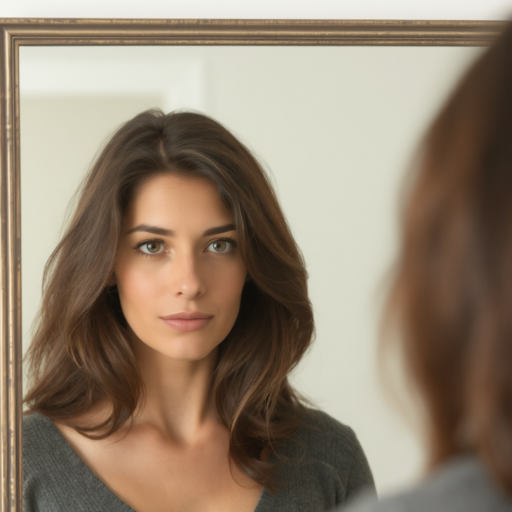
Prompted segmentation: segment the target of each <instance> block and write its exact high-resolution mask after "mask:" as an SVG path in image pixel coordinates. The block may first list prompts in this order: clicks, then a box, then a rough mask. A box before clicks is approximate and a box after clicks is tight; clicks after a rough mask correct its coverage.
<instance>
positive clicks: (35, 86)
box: [21, 47, 480, 492]
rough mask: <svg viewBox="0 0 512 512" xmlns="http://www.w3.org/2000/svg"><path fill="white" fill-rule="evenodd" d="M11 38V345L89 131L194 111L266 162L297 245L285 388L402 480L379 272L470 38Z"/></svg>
mask: <svg viewBox="0 0 512 512" xmlns="http://www.w3.org/2000/svg"><path fill="white" fill-rule="evenodd" d="M21 50H22V53H21V94H22V96H21V97H22V110H21V116H22V119H21V127H22V134H21V140H22V233H23V234H22V245H23V248H22V251H23V253H22V254H23V257H22V264H23V326H24V344H25V345H26V344H28V343H29V342H30V336H29V324H30V322H31V321H32V319H33V318H34V316H35V315H36V310H37V304H38V302H39V289H40V280H41V271H42V268H43V266H44V262H45V261H46V258H47V257H48V255H49V254H50V252H51V250H52V248H53V247H54V245H55V243H56V241H57V240H58V236H59V233H60V229H61V225H62V222H61V221H62V218H63V214H64V211H65V208H66V204H67V202H68V200H69V198H70V197H71V195H72V193H73V191H74V189H75V187H76V186H77V184H78V183H79V181H80V179H81V177H82V176H83V173H84V171H85V170H86V168H87V167H88V165H89V162H90V161H91V159H92V157H93V155H94V154H95V152H96V150H97V148H98V146H99V145H100V144H101V141H103V140H104V138H105V136H106V135H107V134H108V133H109V132H111V130H112V129H114V128H115V126H117V125H118V124H119V123H120V122H121V121H123V120H125V119H128V118H129V117H131V116H132V115H134V113H136V112H138V111H141V110H143V109H145V108H147V107H150V106H161V107H162V108H164V109H166V110H168V109H171V108H177V107H184V108H200V109H201V110H203V111H205V112H206V113H209V114H211V115H212V116H213V117H215V118H217V119H218V120H219V121H221V122H222V123H224V124H225V125H226V126H227V127H228V128H230V129H232V130H233V131H234V132H235V134H236V135H238V136H239V137H240V138H241V139H242V140H243V141H244V142H245V143H246V144H247V145H248V146H249V147H250V148H252V149H253V150H254V152H255V153H256V154H257V155H258V156H259V157H260V159H261V160H262V161H263V162H264V163H265V165H266V166H267V167H268V168H269V170H270V172H271V174H272V176H273V180H274V183H275V185H276V188H277V191H278V195H279V198H280V201H281V204H282V206H283V209H284V211H285V214H286V216H287V218H288V220H289V222H290V224H291V227H292V231H293V233H294V235H295V236H296V238H297V241H298V243H299V245H300V247H301V248H302V250H303V252H304V255H305V258H306V262H307V266H308V270H309V274H310V293H311V299H312V301H313V305H314V309H315V315H316V321H317V340H316V342H315V344H314V346H313V348H312V349H311V351H310V352H309V353H308V355H307V356H306V357H305V358H304V361H303V362H302V364H301V365H300V367H299V368H298V370H297V371H296V372H295V374H294V376H293V381H294V383H295V385H296V386H297V387H298V388H299V390H300V391H302V392H303V393H304V394H305V395H307V396H308V397H310V398H311V399H312V400H313V401H314V402H315V403H316V404H317V406H318V407H321V408H323V409H324V410H326V411H327V412H328V413H330V414H331V415H333V416H334V417H336V418H337V419H339V420H340V421H342V422H344V423H347V424H349V425H350V426H352V427H353V428H354V429H355V431H356V433H357V434H358V436H359V438H360V440H361V442H362V444H363V447H364V448H365V450H366V453H367V455H368V458H369V460H370V464H371V466H372V468H373V471H374V474H375V478H376V481H377V486H378V488H379V489H380V490H381V491H384V492H386V491H389V490H390V489H393V488H395V487H397V486H400V485H402V484H403V483H406V482H409V481H411V480H413V479H414V478H415V477H416V476H417V475H418V474H419V470H420V466H421V463H422V455H421V450H420V444H419V442H418V440H417V438H416V437H415V436H414V434H413V433H412V432H411V431H410V430H409V429H408V427H407V426H406V424H405V423H404V422H403V421H402V420H401V418H400V417H399V415H398V414H397V413H396V411H395V410H394V409H393V408H392V407H390V406H389V404H388V402H387V401H386V400H385V399H384V396H383V393H382V391H381V384H380V383H379V381H378V378H377V360H376V351H375V344H376V340H377V329H378V319H379V313H380V304H381V300H382V292H383V279H384V276H385V274H386V271H387V270H388V269H389V266H390V264H391V261H392V259H393V255H394V253H395V251H396V236H397V233H396V218H397V199H398V192H399V189H400V184H401V183H402V180H403V177H404V174H405V171H406V168H407V166H408V163H409V161H410V158H411V155H412V152H413V148H414V147H415V145H416V143H417V140H418V138H419V136H420V134H421V133H422V131H423V130H424V128H425V126H426V125H427V124H428V122H429V120H430V119H431V117H432V115H433V113H434V112H435V110H436V109H437V108H438V107H439V105H440V103H441V102H442V100H443V98H444V97H445V95H446V94H447V91H448V90H449V89H450V87H451V86H452V84H453V83H454V81H455V80H456V78H457V77H458V76H459V75H460V73H461V71H462V70H463V69H464V68H465V66H466V65H467V63H468V62H469V61H471V59H472V58H474V56H475V55H476V54H477V53H478V52H479V51H480V50H476V49H472V48H364V47H363V48H291V47H290V48H278V49H276V48H236V47H234V48H229V47H218V48H195V47H190V48H137V49H132V50H130V49H127V48H124V49H123V48H72V49H70V48H67V49H59V48H53V49H52V48H46V49H45V48H42V49H40V48H22V49H21ZM59 51H60V53H59ZM127 52H128V53H127ZM187 62H188V63H192V64H190V65H187V64H186V63H187ZM45 70H46V71H45ZM136 70H143V71H139V72H137V71H136ZM198 82H200V83H198ZM187 84H188V85H187ZM102 91H103V92H102Z"/></svg>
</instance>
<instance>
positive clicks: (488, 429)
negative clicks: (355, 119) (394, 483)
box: [390, 27, 512, 492]
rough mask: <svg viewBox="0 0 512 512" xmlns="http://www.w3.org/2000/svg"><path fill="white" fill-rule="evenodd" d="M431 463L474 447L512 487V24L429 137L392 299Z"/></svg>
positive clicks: (467, 78) (408, 205) (407, 209)
mask: <svg viewBox="0 0 512 512" xmlns="http://www.w3.org/2000/svg"><path fill="white" fill-rule="evenodd" d="M390 313H391V316H392V317H394V318H396V319H398V321H399V326H400V327H401V330H402V333H403V344H404V350H405V356H406V360H407V369H408V371H409V373H410V375H411V377H412V379H413V381H414V382H415V383H416V384H417V386H418V389H419V391H420V393H421V395H422V396H423V398H424V399H425V403H426V407H427V411H428V413H429V417H430V421H431V424H430V427H431V428H430V448H431V449H430V452H429V453H430V456H431V463H432V464H433V465H436V464H438V463H439V462H441V461H444V460H445V459H447V458H448V457H450V456H453V455H456V454H460V453H462V452H466V451H472V452H476V453H477V454H478V455H479V456H480V457H481V458H482V459H483V460H484V461H485V463H486V464H487V465H488V467H489V468H490V469H491V470H492V472H493V473H494V475H495V476H496V478H497V479H498V480H499V481H500V482H501V483H502V484H503V485H504V486H505V487H506V488H507V489H508V490H509V491H510V492H512V28H511V27H509V28H508V29H507V30H506V32H505V33H504V34H503V35H502V36H501V37H500V39H499V40H498V41H497V42H496V43H495V44H494V45H493V46H492V47H491V48H490V49H489V50H488V51H487V52H486V53H485V54H484V55H483V56H482V57H481V58H480V59H479V60H478V61H477V62H476V64H475V65H474V66H473V67H472V68H471V69H470V70H469V72H468V73H467V75H466V76H465V78H464V79H463V80H462V82H461V83H460V85H459V86H458V88H457V89H456V91H455V92H454V94H453V95H452V96H451V98H450V99H449V101H448V103H447V104H446V106H445V107H444V109H443V110H442V112H441V113H440V115H439V116H438V118H437V119H436V120H435V122H434V124H433V125H432V127H431V129H430V131H429V132H428V134H427V137H426V140H425V144H424V147H423V154H422V157H421V164H420V168H419V172H418V174H417V175H416V177H415V180H414V183H413V186H412V190H411V191H410V194H409V195H408V200H407V203H406V207H405V211H404V217H403V239H402V251H401V256H400V259H399V262H398V268H397V274H396V278H395V281H394V287H393V290H392V294H391V297H390Z"/></svg>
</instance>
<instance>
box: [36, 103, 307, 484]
mask: <svg viewBox="0 0 512 512" xmlns="http://www.w3.org/2000/svg"><path fill="white" fill-rule="evenodd" d="M165 173H171V174H175V175H179V176H181V177H193V178H197V177H201V178H206V179H208V180H211V181H212V182H213V183H214V184H215V185H216V187H217V190H218V192H219V195H220V197H221V199H222V201H223V202H224V204H225V205H226V206H227V208H228V209H229V211H230V212H231V214H232V216H233V222H234V225H235V227H236V230H237V232H238V246H239V250H240V253H241V256H242V258H243V260H244V263H245V265H246V267H247V270H248V276H249V277H248V280H247V282H246V284H245V286H244V289H243V292H242V298H241V305H240V312H239V315H238V317H237V320H236V322H235V325H234V327H233V329H232V330H231V332H230V333H229V335H228V336H227V338H226V339H225V340H224V341H223V342H222V344H221V346H220V356H219V362H218V364H217V368H216V369H215V373H214V379H213V383H212V389H213V397H214V400H215V403H216V406H217V411H218V414H219V417H220V419H221V421H223V422H224V424H225V425H226V427H227V428H228V429H229V431H230V438H231V441H230V453H231V456H232V457H233V459H234V461H235V462H236V463H237V465H238V466H239V467H241V468H242V469H244V470H245V471H246V472H247V473H249V474H250V475H251V476H252V477H253V478H255V479H256V480H257V481H259V482H260V483H262V484H266V485H268V486H270V487H272V482H271V481H270V477H271V473H272V471H271V464H270V463H269V462H265V461H261V460H260V453H261V451H262V450H263V449H269V450H270V451H274V444H278V443H279V442H280V441H281V440H283V439H286V438H287V437H289V436H290V435H291V433H292V432H293V431H294V430H295V429H296V428H297V427H298V425H299V424H300V414H298V413H299V411H300V406H299V404H298V402H297V399H296V397H295V395H294V393H293V391H292V389H291V388H290V386H289V385H288V382H287V374H288V372H289V371H290V370H291V369H292V368H293V366H294V365H295V364H296V363H297V362H298V361H299V359H300V358H301V356H302V355H303V353H304V352H305V350H306V349H307V347H308V346H309V343H310V341H311V339H312V335H313V317H312V311H311V306H310V303H309V300H308V295H307V282H306V278H307V276H306V271H305V268H304V263H303V260H302V257H301V254H300V251H299V250H298V248H297V246H296V244H295V241H294V239H293V237H292V235H291V233H290V231H289V229H288V226H287V224H286V221H285V219H284V217H283V214H282V212H281V209H280V207H279V205H278V202H277V200H276V197H275V194H274V192H273V190H272V188H271V186H270V184H269V182H268V179H267V177H266V175H265V173H264V171H263V170H262V169H261V167H260V166H259V165H258V163H257V162H256V160H255V159H254V157H253V156H252V155H251V153H250V152H249V151H248V150H247V148H246V147H245V146H244V145H243V144H241V143H240V142H239V141H238V140H237V139H236V138H235V137H234V136H233V135H232V134H231V133H230V132H229V131H228V130H226V129H225V128H224V127H222V126H221V125H220V124H219V123H217V122H215V121H214V120H212V119H210V118H208V117H206V116H203V115H200V114H195V113H188V112H183V113H171V114H167V115H164V114H163V113H162V112H160V111H147V112H144V113H142V114H140V115H138V116H136V117H135V118H134V119H132V120H130V121H128V122H127V123H126V124H125V125H124V126H122V127H121V128H120V129H119V130H118V131H117V132H116V133H115V134H114V136H113V137H112V138H111V139H110V141H109V142H108V143H107V144H106V146H105V148H104V150H103V151H102V153H101V154H100V156H99V157H98V158H97V161H96V163H95V164H94V165H93V167H92V168H91V170H90V172H89V174H88V176H87V177H86V179H85V181H84V184H83V187H82V191H81V195H80V196H79V198H78V203H77V207H76V211H75V214H74V216H73V217H72V219H71V221H70V224H69V227H68V229H67V231H66V233H65V235H64V237H63V239H62V240H61V242H60V243H59V245H58V246H57V248H56V250H55V251H54V253H53V254H52V256H51V258H50V260H49V262H48V264H47V267H46V270H45V279H44V290H43V291H44V294H43V303H42V308H41V313H40V318H39V323H38V327H37V330H36V332H35V336H34V339H33V342H32V345H31V349H30V353H29V362H30V370H31V377H32V387H31V389H30V390H29V392H28V394H27V396H26V402H27V404H28V405H29V407H30V408H31V409H32V410H34V411H38V412H40V413H42V414H44V415H46V416H48V417H50V418H52V419H69V418H73V417H77V416H80V415H81V414H83V413H84V412H86V411H88V410H90V409H91V408H93V407H94V406H95V405H97V404H99V403H107V404H108V405H109V406H111V410H112V414H111V415H110V417H109V418H108V419H107V420H106V421H105V422H104V424H102V425H95V426H93V427H94V428H85V427H84V428H78V430H79V431H81V432H82V433H84V434H87V435H91V436H92V435H95V436H98V437H102V436H106V435H109V434H111V433H112V432H114V431H115V430H117V429H118V428H120V426H121V425H123V423H124V422H125V421H126V420H127V419H128V418H129V417H130V416H131V415H132V414H133V413H134V411H135V410H136V408H137V406H138V405H139V404H140V403H141V400H142V399H143V395H144V389H143V383H142V381H141V378H140V375H139V372H138V368H137V362H136V360H135V357H134V352H133V347H132V341H131V338H130V336H131V335H130V333H129V329H128V326H127V324H126V320H125V319H124V317H123V313H122V310H121V307H120V303H119V296H118V294H117V291H116V289H115V287H112V286H109V283H110V282H111V278H112V274H113V268H114V263H115V261H116V255H117V254H118V249H119V245H120V241H121V237H122V235H123V222H124V216H125V214H126V211H127V209H128V208H129V205H130V203H131V202H132V200H133V198H134V196H135V195H136V194H137V191H138V190H139V189H140V188H141V186H142V185H143V184H144V183H145V182H146V181H147V180H149V179H151V178H153V177H155V176H158V175H161V174H165ZM197 207H198V208H200V207H201V205H197ZM78 427H79V426H78Z"/></svg>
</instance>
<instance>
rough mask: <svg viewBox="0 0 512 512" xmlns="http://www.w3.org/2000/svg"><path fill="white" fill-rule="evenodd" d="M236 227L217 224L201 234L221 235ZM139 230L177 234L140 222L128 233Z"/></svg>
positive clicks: (158, 233)
mask: <svg viewBox="0 0 512 512" xmlns="http://www.w3.org/2000/svg"><path fill="white" fill-rule="evenodd" d="M234 230H236V227H235V225H234V224H225V225H224V226H217V227H215V228H210V229H207V230H206V231H205V232H204V233H203V234H202V235H201V236H211V235H219V234H220V233H226V232H227V231H234ZM138 231H142V232H144V233H153V234H154V235H161V236H169V237H172V236H176V233H175V232H174V231H172V230H171V229H165V228H160V227H158V226H150V225H149V224H139V225H138V226H135V227H134V228H132V229H130V230H129V231H127V233H126V234H127V235H129V234H130V233H135V232H138Z"/></svg>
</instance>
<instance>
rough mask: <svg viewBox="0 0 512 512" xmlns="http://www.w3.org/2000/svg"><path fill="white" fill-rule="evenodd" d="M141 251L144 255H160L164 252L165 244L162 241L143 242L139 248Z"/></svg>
mask: <svg viewBox="0 0 512 512" xmlns="http://www.w3.org/2000/svg"><path fill="white" fill-rule="evenodd" d="M137 248H138V249H139V251H141V252H142V253H144V254H150V255H154V254H160V253H162V252H164V244H163V242H161V241H160V240H148V241H147V242H142V243H141V244H140V245H138V246H137Z"/></svg>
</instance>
